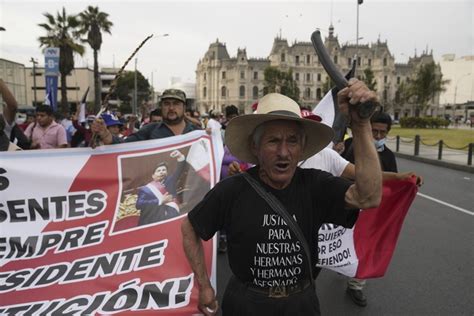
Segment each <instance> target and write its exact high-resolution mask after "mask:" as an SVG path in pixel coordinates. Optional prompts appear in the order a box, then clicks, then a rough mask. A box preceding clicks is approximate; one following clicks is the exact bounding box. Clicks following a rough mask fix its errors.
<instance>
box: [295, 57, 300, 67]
mask: <svg viewBox="0 0 474 316" xmlns="http://www.w3.org/2000/svg"><path fill="white" fill-rule="evenodd" d="M295 64H297V65H299V64H300V56H295Z"/></svg>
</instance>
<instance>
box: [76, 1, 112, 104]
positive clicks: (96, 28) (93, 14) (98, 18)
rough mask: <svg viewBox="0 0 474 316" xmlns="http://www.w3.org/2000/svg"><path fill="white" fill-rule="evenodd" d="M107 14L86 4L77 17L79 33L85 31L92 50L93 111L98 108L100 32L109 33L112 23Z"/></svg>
mask: <svg viewBox="0 0 474 316" xmlns="http://www.w3.org/2000/svg"><path fill="white" fill-rule="evenodd" d="M108 16H109V15H108V14H107V13H105V12H100V11H99V7H93V6H88V7H87V10H85V11H84V12H81V13H79V19H80V22H81V33H82V34H86V33H87V43H89V46H90V47H91V48H92V50H93V51H94V87H95V88H94V90H95V102H94V107H95V112H97V111H98V110H99V108H100V99H101V97H100V80H99V62H98V58H97V52H98V51H99V50H100V46H101V45H102V33H101V31H103V32H107V33H109V34H111V33H110V28H111V27H112V25H113V23H112V22H110V21H109V20H108V19H107V17H108Z"/></svg>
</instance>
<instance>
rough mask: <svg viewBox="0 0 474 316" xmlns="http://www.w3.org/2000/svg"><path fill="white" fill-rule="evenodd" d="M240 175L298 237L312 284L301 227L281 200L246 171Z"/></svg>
mask: <svg viewBox="0 0 474 316" xmlns="http://www.w3.org/2000/svg"><path fill="white" fill-rule="evenodd" d="M242 175H243V176H244V179H245V180H247V182H248V183H250V185H251V186H252V187H253V188H254V189H255V191H257V193H258V194H259V195H260V196H261V197H262V198H263V199H264V200H265V201H266V202H267V203H268V204H269V205H270V207H271V208H272V209H273V210H274V211H275V213H277V214H278V215H280V216H281V217H282V218H283V219H284V220H285V222H286V224H287V225H288V226H289V227H290V229H291V230H292V231H293V233H294V234H295V235H296V238H298V239H299V241H300V242H301V244H302V245H303V249H304V252H305V253H306V257H307V258H308V267H309V275H310V282H311V284H313V281H314V279H313V269H312V264H311V252H310V251H309V246H308V242H307V241H306V238H305V237H304V234H303V232H302V231H301V228H300V227H299V226H298V224H297V223H296V221H295V220H294V219H293V217H291V215H290V214H289V213H288V212H287V211H286V209H285V207H284V206H283V204H281V202H280V201H279V200H278V199H277V198H276V197H275V196H274V195H273V194H272V193H271V192H268V191H266V190H265V189H264V188H263V187H262V186H261V185H260V183H259V182H258V181H257V180H255V179H254V178H253V177H252V176H251V175H249V174H248V173H247V172H243V173H242Z"/></svg>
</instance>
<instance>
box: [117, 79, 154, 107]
mask: <svg viewBox="0 0 474 316" xmlns="http://www.w3.org/2000/svg"><path fill="white" fill-rule="evenodd" d="M134 88H135V72H134V71H127V72H125V73H124V74H123V76H122V77H120V78H119V79H118V81H117V86H116V88H115V93H116V95H117V97H118V98H119V99H120V101H122V102H124V103H125V104H124V105H125V107H124V108H128V106H130V105H131V104H132V102H133V96H134V91H133V90H134ZM150 94H151V90H150V83H149V82H148V80H147V79H146V78H145V77H144V76H143V75H142V74H141V73H140V72H139V71H137V108H138V107H140V104H141V103H142V102H143V101H145V100H148V98H149V97H150Z"/></svg>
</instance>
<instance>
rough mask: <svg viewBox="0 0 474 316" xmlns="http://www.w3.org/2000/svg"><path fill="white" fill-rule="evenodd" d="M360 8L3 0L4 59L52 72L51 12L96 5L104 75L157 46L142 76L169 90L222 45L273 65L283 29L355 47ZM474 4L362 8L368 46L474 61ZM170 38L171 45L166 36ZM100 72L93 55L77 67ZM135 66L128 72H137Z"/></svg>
mask: <svg viewBox="0 0 474 316" xmlns="http://www.w3.org/2000/svg"><path fill="white" fill-rule="evenodd" d="M356 3H357V0H351V1H348V0H333V1H329V0H328V1H315V0H313V1H302V2H296V1H291V2H290V1H260V2H257V1H225V0H220V1H207V2H204V1H176V0H175V1H131V0H123V1H107V0H102V1H89V2H87V1H77V0H68V1H23V0H8V1H6V0H0V26H3V27H4V28H5V29H6V31H4V32H0V58H5V59H8V60H12V61H16V62H19V63H23V64H25V65H26V66H31V63H30V62H29V60H30V58H31V57H33V58H35V59H38V60H39V63H40V65H42V64H44V62H43V60H44V57H43V56H42V53H41V50H40V48H39V45H38V40H37V38H38V37H39V36H42V35H44V34H45V33H44V31H43V29H41V28H40V27H38V26H37V25H38V24H39V23H44V22H46V18H45V17H44V16H43V15H42V13H44V12H49V13H54V14H55V13H56V12H57V11H58V10H61V8H62V7H63V6H64V7H65V8H66V12H67V13H68V14H77V13H79V12H81V11H83V10H84V9H85V8H86V7H87V6H88V5H94V6H96V5H97V6H99V9H100V10H101V11H104V12H107V13H109V15H110V16H109V19H110V20H111V21H112V22H113V23H114V26H113V28H112V35H108V34H106V35H104V36H103V44H102V49H101V52H100V55H99V63H100V66H101V67H111V66H113V64H115V66H116V67H120V66H121V65H122V64H123V63H124V62H125V60H126V58H127V57H128V56H129V55H130V54H131V53H132V52H133V50H134V49H135V48H136V46H138V44H139V43H140V42H141V41H142V40H143V39H145V38H146V36H148V35H150V34H154V35H155V37H154V38H152V39H151V40H150V41H149V42H147V43H146V44H145V46H144V47H143V48H142V49H141V50H140V52H139V53H138V54H137V56H136V57H137V58H138V70H139V71H140V72H142V73H143V75H144V76H145V77H147V78H149V80H150V81H151V74H152V73H153V83H154V86H155V88H157V89H158V90H161V89H163V88H166V87H167V86H168V85H169V80H170V78H171V77H181V79H182V80H183V81H187V82H194V81H195V71H196V66H197V63H198V60H199V59H200V58H202V57H203V56H204V53H205V52H206V51H207V49H208V47H209V45H210V44H211V43H212V42H214V41H215V40H216V39H217V38H218V39H219V41H221V42H224V43H226V44H227V50H228V52H229V54H230V56H235V55H236V54H237V48H239V47H240V48H246V49H247V56H248V57H267V56H268V54H269V53H270V50H271V47H272V43H273V39H274V37H275V36H276V35H277V34H279V32H280V29H281V33H282V35H283V37H284V38H286V39H288V41H289V43H290V44H291V43H293V42H294V41H295V40H296V41H307V42H308V41H310V35H311V33H312V32H313V31H314V30H315V29H316V28H321V29H323V35H327V33H325V32H326V30H327V29H328V27H329V24H330V23H331V21H332V22H333V25H334V27H335V33H336V35H338V37H339V41H340V42H341V43H344V42H348V41H349V42H353V43H354V42H355V38H356V21H357V19H356V16H357V5H356ZM473 3H474V2H473V1H472V0H464V1H461V0H459V1H456V0H444V1H439V0H438V1H437V0H431V1H420V0H412V1H400V0H398V1H388V0H365V1H364V3H363V4H362V5H360V6H359V36H360V37H363V39H361V40H360V43H361V44H367V43H372V42H375V41H377V39H378V38H380V39H381V40H382V41H385V40H387V42H388V45H389V49H390V51H391V52H392V54H393V55H394V56H395V60H396V62H406V61H407V59H408V56H413V55H414V53H415V49H416V51H417V52H418V55H419V54H420V53H421V52H422V51H423V50H425V49H426V47H428V49H429V50H431V49H433V53H434V56H435V58H436V60H437V61H439V60H440V58H441V56H442V55H443V54H448V53H454V54H456V56H458V57H460V56H466V55H474V52H473V50H474V36H473V32H474V23H473V16H474V5H473ZM164 33H168V34H169V36H168V37H160V36H159V35H160V34H164ZM86 65H88V66H89V67H90V68H92V66H93V58H92V51H91V50H90V48H89V47H87V51H86V54H85V55H84V56H83V57H78V58H76V67H83V66H86ZM133 68H134V62H130V64H129V65H128V67H127V69H130V70H132V69H133Z"/></svg>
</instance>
